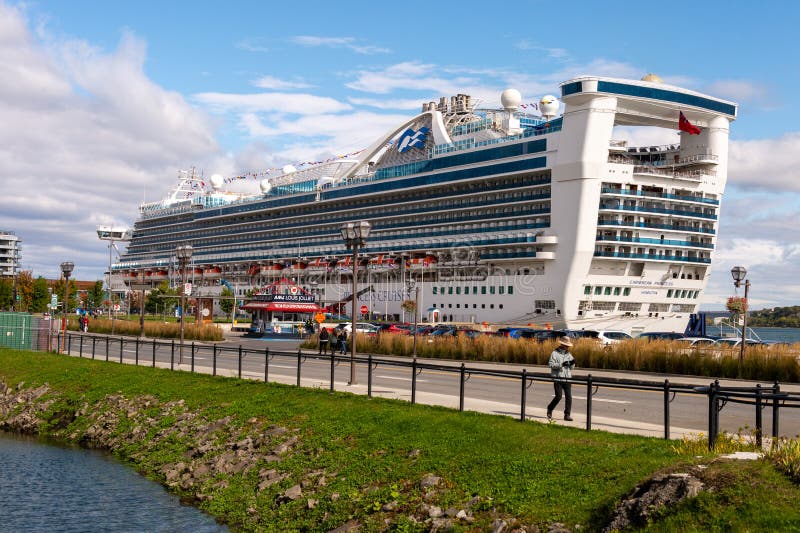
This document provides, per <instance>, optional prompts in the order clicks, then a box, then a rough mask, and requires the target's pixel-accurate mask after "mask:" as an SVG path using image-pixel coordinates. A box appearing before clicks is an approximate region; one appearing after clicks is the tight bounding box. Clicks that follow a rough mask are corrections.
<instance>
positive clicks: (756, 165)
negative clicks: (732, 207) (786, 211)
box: [728, 132, 800, 191]
mask: <svg viewBox="0 0 800 533" xmlns="http://www.w3.org/2000/svg"><path fill="white" fill-rule="evenodd" d="M798 153H800V132H791V133H787V134H785V135H783V136H782V137H779V138H777V139H758V140H750V141H731V143H730V148H729V155H728V167H729V169H730V170H729V171H728V175H729V180H730V181H731V182H733V183H735V184H737V185H740V186H742V187H751V188H758V189H771V190H790V191H800V179H798V178H800V173H799V172H798V166H797V160H796V159H795V155H796V154H798Z"/></svg>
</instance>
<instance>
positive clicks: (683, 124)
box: [678, 111, 700, 135]
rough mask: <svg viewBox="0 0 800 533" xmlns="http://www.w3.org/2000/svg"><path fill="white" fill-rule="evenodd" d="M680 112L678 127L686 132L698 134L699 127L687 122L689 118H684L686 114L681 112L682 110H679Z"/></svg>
mask: <svg viewBox="0 0 800 533" xmlns="http://www.w3.org/2000/svg"><path fill="white" fill-rule="evenodd" d="M680 114H681V116H680V118H679V119H678V129H679V130H681V131H685V132H687V133H688V134H689V135H699V134H700V128H698V127H697V126H695V125H694V124H692V123H691V122H689V119H688V118H686V115H684V114H683V111H680Z"/></svg>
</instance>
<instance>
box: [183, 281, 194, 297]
mask: <svg viewBox="0 0 800 533" xmlns="http://www.w3.org/2000/svg"><path fill="white" fill-rule="evenodd" d="M183 294H185V295H186V296H191V295H192V284H191V283H184V284H183Z"/></svg>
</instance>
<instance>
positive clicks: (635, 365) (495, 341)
mask: <svg viewBox="0 0 800 533" xmlns="http://www.w3.org/2000/svg"><path fill="white" fill-rule="evenodd" d="M413 342H414V340H413V337H412V336H409V335H394V334H384V335H378V336H377V337H365V336H363V335H359V337H358V346H357V350H358V351H359V352H362V353H374V354H386V355H400V356H410V355H411V354H412V353H413ZM307 346H309V347H310V346H314V347H316V337H313V338H312V339H311V340H309V341H308V343H307ZM555 347H556V342H555V341H548V342H543V343H538V342H534V341H530V340H527V339H509V338H506V337H494V336H488V335H483V336H479V337H476V338H474V339H470V338H468V337H465V336H459V337H452V336H448V337H430V336H419V337H417V356H418V357H424V358H431V359H454V360H473V361H488V362H497V363H513V364H522V365H545V364H547V360H548V359H549V357H550V354H551V353H552V351H553V350H554V349H555ZM571 351H572V354H573V355H574V356H575V359H576V361H577V364H578V367H582V368H587V369H590V368H593V369H601V370H626V371H638V372H654V373H665V374H683V375H693V376H708V377H715V378H742V379H751V380H758V381H781V382H791V383H798V382H800V364H798V354H800V344H795V345H793V346H772V347H766V346H752V347H748V348H747V350H746V353H745V358H744V361H743V362H742V363H741V364H740V362H739V353H740V352H739V349H738V348H719V347H713V348H688V347H687V346H686V344H684V343H681V342H678V341H647V340H643V339H633V340H630V341H627V342H622V343H619V344H613V345H610V346H600V345H599V344H597V343H596V342H595V341H592V340H590V339H578V340H577V341H575V342H574V346H573V347H572V349H571Z"/></svg>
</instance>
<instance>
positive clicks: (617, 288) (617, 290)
mask: <svg viewBox="0 0 800 533" xmlns="http://www.w3.org/2000/svg"><path fill="white" fill-rule="evenodd" d="M619 292H620V288H619V287H614V296H619Z"/></svg>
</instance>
